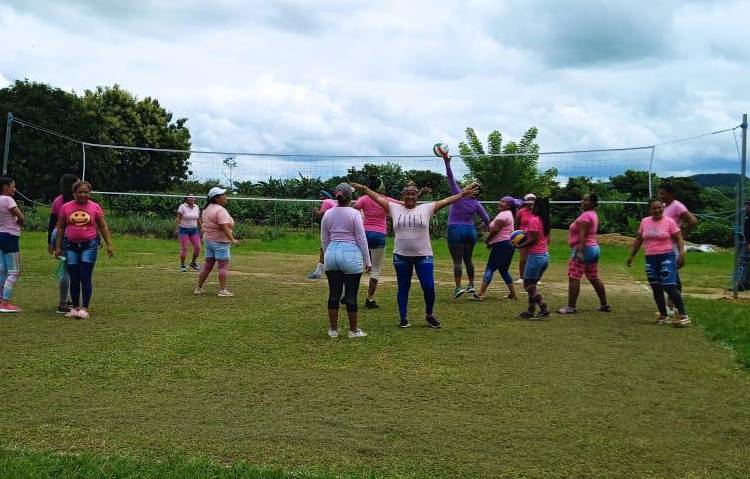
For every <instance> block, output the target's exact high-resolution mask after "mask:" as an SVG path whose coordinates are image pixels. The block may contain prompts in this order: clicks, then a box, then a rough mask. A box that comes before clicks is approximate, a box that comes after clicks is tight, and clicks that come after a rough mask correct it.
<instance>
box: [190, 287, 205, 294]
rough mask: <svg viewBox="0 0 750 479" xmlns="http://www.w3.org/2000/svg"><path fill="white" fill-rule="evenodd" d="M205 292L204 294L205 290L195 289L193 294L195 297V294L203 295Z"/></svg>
mask: <svg viewBox="0 0 750 479" xmlns="http://www.w3.org/2000/svg"><path fill="white" fill-rule="evenodd" d="M205 292H206V290H205V289H203V288H195V289H194V290H193V294H196V295H197V294H203V293H205Z"/></svg>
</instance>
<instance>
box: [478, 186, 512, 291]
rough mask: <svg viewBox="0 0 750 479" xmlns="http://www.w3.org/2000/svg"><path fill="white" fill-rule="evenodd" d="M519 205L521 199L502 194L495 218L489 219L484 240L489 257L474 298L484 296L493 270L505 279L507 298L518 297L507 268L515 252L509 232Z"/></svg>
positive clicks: (493, 272)
mask: <svg viewBox="0 0 750 479" xmlns="http://www.w3.org/2000/svg"><path fill="white" fill-rule="evenodd" d="M521 205H523V201H521V200H517V199H515V198H513V197H512V196H503V197H502V198H501V199H500V201H499V202H498V204H497V209H498V211H499V213H498V214H497V216H495V219H493V220H492V221H490V229H489V232H488V233H487V240H485V243H486V244H487V247H488V248H490V257H489V258H488V259H487V267H486V268H485V270H484V277H483V278H482V286H481V287H480V288H479V293H478V294H477V293H474V299H477V300H480V301H481V300H482V299H483V298H484V295H485V293H486V292H487V288H488V287H489V286H490V282H491V281H492V276H493V275H494V274H495V271H499V272H500V276H501V277H502V278H503V281H505V286H506V287H507V288H508V299H518V297H517V296H516V289H515V287H514V286H513V277H512V276H511V275H510V272H509V271H508V270H509V269H510V262H511V261H512V260H513V253H514V252H515V248H514V247H513V245H512V244H511V242H510V234H511V233H512V232H513V222H514V219H515V215H516V209H517V208H518V207H519V206H521Z"/></svg>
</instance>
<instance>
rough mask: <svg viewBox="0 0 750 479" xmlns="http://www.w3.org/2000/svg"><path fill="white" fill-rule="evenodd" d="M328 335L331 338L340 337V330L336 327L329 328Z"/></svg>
mask: <svg viewBox="0 0 750 479" xmlns="http://www.w3.org/2000/svg"><path fill="white" fill-rule="evenodd" d="M328 337H329V338H333V339H336V338H338V337H339V332H338V330H336V329H329V330H328Z"/></svg>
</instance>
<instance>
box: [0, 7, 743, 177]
mask: <svg viewBox="0 0 750 479" xmlns="http://www.w3.org/2000/svg"><path fill="white" fill-rule="evenodd" d="M749 22H750V2H749V1H747V0H744V1H743V0H739V1H710V0H693V1H672V0H659V1H653V0H650V1H641V0H632V1H629V2H623V1H614V0H612V1H604V0H599V1H563V0H548V1H535V0H505V1H501V0H487V1H484V0H480V1H470V0H469V1H442V2H426V1H419V0H413V1H410V2H404V1H382V2H350V1H343V0H320V1H316V2H309V1H297V0H277V1H246V2H242V1H232V0H217V1H213V2H205V1H204V2H197V1H192V0H183V1H181V2H167V1H157V0H150V1H133V2H122V1H120V0H118V1H113V0H69V1H63V0H58V1H54V2H53V1H38V0H0V39H2V54H0V87H1V86H5V85H7V84H8V82H10V81H12V80H14V79H23V78H28V79H30V80H34V81H41V82H46V83H50V84H52V85H54V86H57V87H61V88H63V89H66V90H75V91H77V92H80V91H82V90H85V89H91V88H94V87H96V86H97V85H112V84H115V83H118V84H120V85H121V86H122V87H124V88H126V89H128V90H130V91H132V92H133V93H135V94H136V95H138V96H139V97H145V96H152V97H156V98H158V99H159V100H160V102H161V103H162V105H164V106H165V107H167V108H168V109H169V110H171V111H172V112H174V113H175V115H176V116H185V117H187V118H189V122H188V126H189V127H190V130H191V133H192V135H193V146H194V147H195V148H200V149H211V150H222V151H225V150H230V151H253V152H280V153H326V154H327V153H330V154H375V155H377V154H425V153H429V151H430V147H431V145H432V144H433V143H434V142H435V141H438V140H443V141H446V142H447V143H449V144H451V145H456V144H457V142H458V141H459V140H460V139H461V136H462V132H463V130H464V129H465V128H466V127H467V126H473V127H474V128H475V129H477V131H478V132H479V133H480V134H481V135H482V136H486V134H487V133H488V132H489V131H491V130H493V129H499V130H500V131H501V132H502V133H503V134H504V136H505V138H518V137H519V136H520V135H521V134H523V132H524V131H525V130H526V128H528V127H529V126H531V125H534V126H536V127H538V128H539V130H540V134H539V144H540V145H541V149H542V150H543V151H554V150H571V149H585V148H619V147H628V146H639V145H651V144H656V143H660V142H663V141H668V140H672V139H675V138H680V137H686V136H691V135H696V134H700V133H704V132H708V131H712V130H717V129H723V128H727V127H732V126H735V125H737V124H739V122H740V115H741V113H743V112H747V111H748V110H750V101H749V98H750V89H749V88H748V87H750V47H748V46H747V41H746V40H747V32H748V31H750V23H749ZM558 160H559V162H560V163H561V164H562V163H564V162H565V161H569V160H571V158H568V159H564V158H562V157H560V158H558V159H556V160H555V161H558ZM601 161H605V162H607V161H610V162H612V163H616V162H622V163H623V164H625V163H626V162H632V163H633V164H637V165H638V166H640V165H641V164H642V163H643V162H646V161H647V158H646V157H645V156H644V154H642V153H637V154H633V155H630V156H611V157H608V158H604V159H603V160H601ZM737 161H738V160H737V151H736V148H735V143H734V139H733V137H732V134H731V133H724V134H721V135H715V136H712V137H708V138H704V139H700V140H695V141H691V142H686V143H680V144H676V145H671V146H665V147H662V148H659V149H658V150H657V155H656V169H657V172H658V173H660V174H667V173H693V172H703V171H717V170H724V171H737V164H738V163H737ZM575 163H577V164H581V161H579V160H578V159H576V161H575Z"/></svg>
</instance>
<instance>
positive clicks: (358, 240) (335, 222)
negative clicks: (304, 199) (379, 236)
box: [320, 206, 372, 267]
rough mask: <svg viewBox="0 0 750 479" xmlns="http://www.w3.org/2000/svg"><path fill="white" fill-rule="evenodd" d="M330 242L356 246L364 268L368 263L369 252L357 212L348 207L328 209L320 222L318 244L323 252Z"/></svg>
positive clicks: (369, 264)
mask: <svg viewBox="0 0 750 479" xmlns="http://www.w3.org/2000/svg"><path fill="white" fill-rule="evenodd" d="M332 241H341V242H344V243H352V244H356V245H357V246H358V247H359V250H360V251H361V252H362V259H363V260H364V262H365V267H369V266H371V265H372V263H370V250H369V249H367V236H365V227H364V226H363V224H362V215H361V214H360V213H359V211H357V210H355V209H354V208H351V207H348V206H337V207H336V208H331V209H329V210H328V211H327V212H326V214H324V215H323V220H322V221H321V222H320V243H321V245H322V247H323V251H325V250H326V248H328V245H329V244H330V243H331V242H332Z"/></svg>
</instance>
